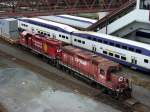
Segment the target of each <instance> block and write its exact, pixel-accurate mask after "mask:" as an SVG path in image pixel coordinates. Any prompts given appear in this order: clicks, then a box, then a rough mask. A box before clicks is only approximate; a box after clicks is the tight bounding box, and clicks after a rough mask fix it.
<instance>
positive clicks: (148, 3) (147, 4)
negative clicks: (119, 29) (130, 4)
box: [140, 0, 150, 10]
mask: <svg viewBox="0 0 150 112" xmlns="http://www.w3.org/2000/svg"><path fill="white" fill-rule="evenodd" d="M140 9H145V10H150V0H140Z"/></svg>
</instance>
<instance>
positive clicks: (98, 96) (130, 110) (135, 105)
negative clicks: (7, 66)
mask: <svg viewBox="0 0 150 112" xmlns="http://www.w3.org/2000/svg"><path fill="white" fill-rule="evenodd" d="M0 43H3V44H5V45H7V46H8V47H13V48H14V49H16V50H17V51H18V52H20V49H18V48H17V46H14V45H12V44H8V43H7V42H5V41H3V40H1V39H0ZM22 52H23V53H25V54H27V55H30V56H31V55H32V54H30V53H28V52H26V51H22ZM0 56H2V57H5V58H7V59H8V60H12V61H13V62H14V63H17V64H20V65H22V66H24V67H26V68H28V69H30V70H32V71H34V72H36V73H39V74H43V76H44V77H46V78H48V79H51V80H54V81H56V82H57V83H61V84H63V85H65V86H67V87H70V88H72V89H73V90H75V92H78V93H80V94H86V95H88V96H89V97H91V98H94V99H95V100H97V101H100V102H103V103H105V104H108V105H111V106H112V107H115V108H119V109H120V110H121V111H123V112H134V111H136V112H140V111H138V110H141V109H140V108H143V107H144V108H146V109H145V110H148V109H147V108H149V107H146V106H144V105H143V104H140V103H139V102H137V101H136V100H134V99H128V100H126V101H124V102H120V101H117V100H115V99H113V98H111V97H110V96H108V95H106V94H103V93H102V92H101V91H100V90H98V89H96V88H93V87H91V86H87V85H86V84H82V83H81V82H80V81H77V80H76V79H74V78H70V76H69V75H62V74H64V73H61V72H62V71H59V70H58V71H59V73H61V74H59V73H58V74H56V73H54V72H52V71H48V70H46V69H44V68H43V67H41V66H38V65H36V64H35V63H34V62H32V61H31V60H28V61H27V59H25V58H23V59H20V57H19V56H18V55H16V56H14V55H12V54H11V53H6V52H4V51H0ZM35 58H36V59H37V60H39V57H38V56H36V57H35ZM40 61H41V60H40ZM48 66H50V65H48ZM53 69H55V68H53ZM49 74H52V75H49ZM66 82H67V83H66ZM144 112H149V111H144Z"/></svg>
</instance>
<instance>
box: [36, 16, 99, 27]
mask: <svg viewBox="0 0 150 112" xmlns="http://www.w3.org/2000/svg"><path fill="white" fill-rule="evenodd" d="M38 18H40V19H44V20H48V21H54V22H59V23H62V24H66V25H69V26H72V27H75V28H78V29H80V28H87V27H89V26H90V25H92V24H94V23H95V22H97V20H96V19H89V18H84V17H78V16H71V15H55V16H38Z"/></svg>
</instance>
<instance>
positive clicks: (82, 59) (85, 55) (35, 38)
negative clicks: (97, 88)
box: [19, 31, 131, 97]
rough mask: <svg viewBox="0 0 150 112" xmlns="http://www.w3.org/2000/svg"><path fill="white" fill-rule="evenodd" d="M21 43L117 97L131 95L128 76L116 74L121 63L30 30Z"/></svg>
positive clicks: (22, 35)
mask: <svg viewBox="0 0 150 112" xmlns="http://www.w3.org/2000/svg"><path fill="white" fill-rule="evenodd" d="M19 44H20V45H21V46H24V47H26V48H28V49H30V50H33V51H34V52H36V53H38V54H41V55H42V56H44V57H45V58H47V59H48V60H50V61H51V62H53V64H56V65H57V66H59V67H60V68H65V69H67V70H69V71H71V73H76V74H78V75H80V76H82V77H84V78H87V79H90V80H91V81H93V82H95V83H97V84H99V85H101V86H103V87H104V88H105V89H107V90H108V91H109V92H111V93H112V94H113V95H115V96H120V95H121V96H127V97H130V96H131V88H130V86H129V81H128V79H127V78H125V77H124V76H122V75H120V74H119V75H118V74H116V73H117V71H120V68H121V66H120V65H119V64H118V63H115V62H113V61H110V60H108V59H105V58H103V57H101V56H98V55H95V54H94V53H91V52H88V51H84V50H82V49H79V48H76V47H73V46H71V45H67V44H65V43H64V42H61V41H58V40H56V39H50V38H47V37H45V36H41V35H38V34H35V35H33V34H30V33H28V32H26V31H24V32H22V34H21V37H20V41H19Z"/></svg>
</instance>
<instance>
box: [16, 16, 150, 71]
mask: <svg viewBox="0 0 150 112" xmlns="http://www.w3.org/2000/svg"><path fill="white" fill-rule="evenodd" d="M18 21H19V22H18V27H19V30H20V31H22V30H27V31H30V32H32V33H39V34H42V35H46V36H47V37H49V38H55V39H58V40H61V41H64V42H66V43H69V44H72V45H73V46H77V47H80V48H83V49H86V50H89V51H92V52H94V53H97V54H99V55H103V56H105V57H107V58H109V59H111V60H113V61H116V62H119V63H121V64H124V65H127V66H130V67H132V68H134V69H139V70H142V71H146V72H150V45H148V44H144V43H140V42H135V41H132V40H127V39H123V38H119V37H115V36H110V35H106V34H100V33H96V32H86V31H79V30H77V29H75V28H72V27H70V26H68V25H64V24H60V23H56V22H51V21H46V20H42V19H39V18H22V19H18Z"/></svg>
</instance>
